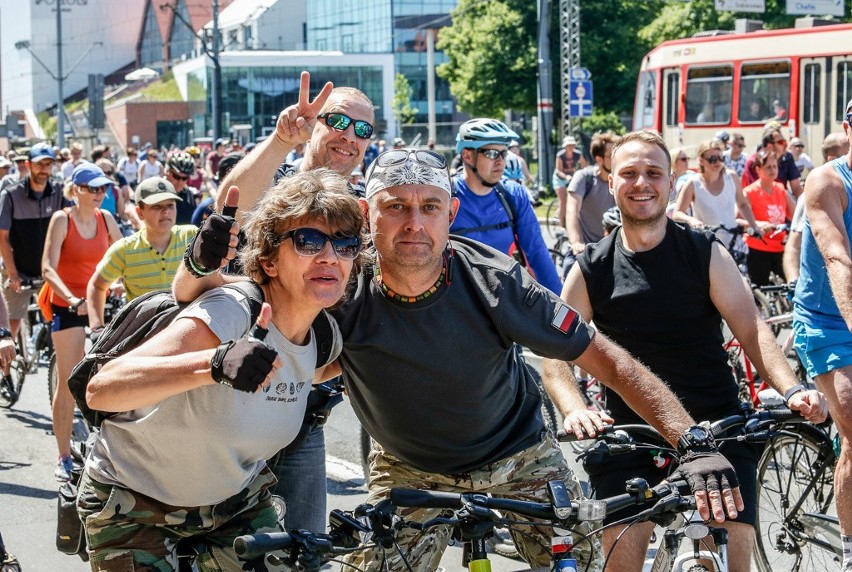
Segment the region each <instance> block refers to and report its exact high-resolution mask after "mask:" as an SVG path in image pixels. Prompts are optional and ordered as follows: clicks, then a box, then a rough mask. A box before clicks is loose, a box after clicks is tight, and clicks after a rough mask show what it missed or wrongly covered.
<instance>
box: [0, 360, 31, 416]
mask: <svg viewBox="0 0 852 572" xmlns="http://www.w3.org/2000/svg"><path fill="white" fill-rule="evenodd" d="M9 375H10V376H11V377H12V387H13V388H14V390H15V392H14V395H6V394H4V392H0V407H2V408H3V409H9V408H10V407H12V406H13V405H15V404H16V403H17V402H18V399H20V397H21V390H22V389H23V387H24V379H25V378H26V377H27V366H26V364H25V363H24V360H23V359H22V358H21V356H15V361H13V362H12V365H10V366H9Z"/></svg>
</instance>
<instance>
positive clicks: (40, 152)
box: [30, 142, 56, 163]
mask: <svg viewBox="0 0 852 572" xmlns="http://www.w3.org/2000/svg"><path fill="white" fill-rule="evenodd" d="M45 159H50V160H51V161H55V160H56V153H54V152H53V146H52V145H50V144H49V143H44V142H42V143H36V144H35V145H33V146H32V148H31V149H30V162H31V163H32V162H36V163H37V162H39V161H44V160H45Z"/></svg>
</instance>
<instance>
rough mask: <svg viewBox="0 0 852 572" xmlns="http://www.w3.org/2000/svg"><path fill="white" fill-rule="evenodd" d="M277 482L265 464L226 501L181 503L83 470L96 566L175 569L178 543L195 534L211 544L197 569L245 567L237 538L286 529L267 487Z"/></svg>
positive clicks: (99, 571) (103, 571)
mask: <svg viewBox="0 0 852 572" xmlns="http://www.w3.org/2000/svg"><path fill="white" fill-rule="evenodd" d="M190 478H192V477H190ZM274 484H275V476H274V475H273V474H272V471H270V470H269V469H268V468H265V469H264V470H263V471H262V472H261V473H260V474H259V475H258V476H257V477H256V478H255V479H254V480H253V481H252V482H251V483H249V485H248V486H247V487H246V488H245V489H243V490H242V491H240V492H239V493H237V494H236V495H234V496H232V497H231V498H229V499H227V500H225V501H223V502H221V503H218V504H216V505H210V506H201V507H176V506H171V505H167V504H163V503H161V502H159V501H157V500H154V499H152V498H150V497H147V496H145V495H142V494H139V493H136V492H133V491H131V490H128V489H123V488H121V487H117V486H112V485H105V484H103V483H99V482H97V481H95V480H93V479H91V478H90V477H89V475H88V474H85V473H84V474H83V477H82V479H81V480H80V487H79V494H78V495H77V512H78V513H79V515H80V518H81V519H82V521H83V523H84V525H85V529H86V540H87V541H88V543H89V558H90V559H91V566H92V570H93V571H94V572H113V571H115V572H118V571H121V572H125V571H128V572H132V571H145V572H149V571H150V572H164V571H172V570H176V569H177V555H176V551H175V549H176V544H177V542H178V541H180V540H181V539H183V538H188V537H195V538H196V539H203V541H204V543H205V544H206V552H203V553H202V554H200V555H199V556H198V559H197V560H196V565H197V566H198V570H200V571H208V570H210V571H212V570H216V571H221V570H227V571H242V570H243V566H244V564H245V563H244V562H240V561H239V560H237V556H236V554H235V553H234V549H233V544H234V539H235V538H236V537H237V536H240V535H242V534H251V533H254V532H271V531H278V530H281V527H280V526H279V524H278V519H277V515H276V512H275V509H274V507H273V506H272V504H271V502H270V497H271V494H270V492H269V490H268V489H269V488H270V487H272V486H273V485H274ZM248 569H252V568H251V567H249V568H248ZM259 569H261V570H263V569H264V568H263V567H262V566H260V567H259Z"/></svg>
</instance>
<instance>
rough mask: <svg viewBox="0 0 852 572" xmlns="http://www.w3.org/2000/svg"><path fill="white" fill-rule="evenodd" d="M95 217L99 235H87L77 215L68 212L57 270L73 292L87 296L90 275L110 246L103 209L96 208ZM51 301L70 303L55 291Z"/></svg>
mask: <svg viewBox="0 0 852 572" xmlns="http://www.w3.org/2000/svg"><path fill="white" fill-rule="evenodd" d="M95 220H96V221H97V231H96V232H95V236H93V237H92V238H83V237H82V236H81V235H80V231H78V230H77V225H76V223H75V222H74V217H72V216H71V213H68V232H67V233H66V234H65V240H64V241H63V242H62V250H60V253H59V263H58V264H57V265H56V273H57V274H59V277H60V278H62V281H63V282H65V285H66V286H68V289H69V290H71V293H72V294H74V296H76V297H78V298H85V297H86V286H87V285H88V284H89V278H91V277H92V274H94V273H95V268H97V266H98V262H100V261H101V258H103V256H104V254H105V253H106V251H107V249H108V248H109V231H108V230H107V227H106V220H105V219H104V215H103V212H101V209H95ZM50 302H51V304H55V305H57V306H62V307H68V302H66V301H65V300H63V299H62V298H60V297H59V296H57V295H56V294H55V293H53V294H52V295H51V299H50Z"/></svg>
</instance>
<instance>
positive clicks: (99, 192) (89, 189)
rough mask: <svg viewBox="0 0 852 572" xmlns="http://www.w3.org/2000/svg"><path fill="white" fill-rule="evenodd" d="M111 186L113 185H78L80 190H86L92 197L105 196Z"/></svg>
mask: <svg viewBox="0 0 852 572" xmlns="http://www.w3.org/2000/svg"><path fill="white" fill-rule="evenodd" d="M110 186H111V185H101V186H100V187H90V186H89V185H77V187H78V188H80V189H85V190H86V192H87V193H89V194H90V195H105V194H107V193H108V192H109V187H110ZM95 189H97V190H95Z"/></svg>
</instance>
